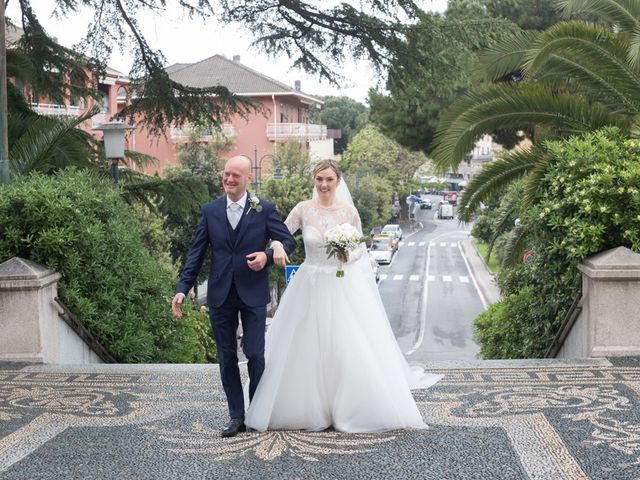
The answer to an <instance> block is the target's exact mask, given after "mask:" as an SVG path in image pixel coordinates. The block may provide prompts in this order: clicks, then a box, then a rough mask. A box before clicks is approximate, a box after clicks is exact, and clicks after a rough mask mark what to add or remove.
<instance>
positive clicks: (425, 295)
mask: <svg viewBox="0 0 640 480" xmlns="http://www.w3.org/2000/svg"><path fill="white" fill-rule="evenodd" d="M451 233H452V232H447V233H443V234H442V235H438V236H437V237H435V238H432V239H431V241H430V243H429V247H428V248H427V254H426V255H425V262H424V263H425V265H424V275H425V278H428V279H429V281H431V277H432V275H429V267H430V266H431V247H432V246H435V244H436V243H435V241H436V240H438V239H440V238H443V237H447V236H449V235H451ZM454 235H455V233H454ZM463 257H464V255H463ZM465 261H466V258H465ZM433 280H435V277H433ZM428 299H429V282H424V283H423V287H422V298H421V302H420V327H419V330H418V334H417V336H416V341H415V343H414V344H413V347H411V349H410V350H408V351H407V352H405V355H411V354H412V353H413V352H415V351H416V350H418V349H419V348H420V346H421V345H422V342H423V341H424V333H425V331H426V330H427V310H428Z"/></svg>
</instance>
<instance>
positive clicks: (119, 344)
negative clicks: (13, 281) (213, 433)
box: [0, 170, 214, 363]
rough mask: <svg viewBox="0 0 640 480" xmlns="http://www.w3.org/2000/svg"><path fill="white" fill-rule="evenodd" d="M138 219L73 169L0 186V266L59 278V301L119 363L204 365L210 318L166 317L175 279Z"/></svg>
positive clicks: (104, 187)
mask: <svg viewBox="0 0 640 480" xmlns="http://www.w3.org/2000/svg"><path fill="white" fill-rule="evenodd" d="M142 233H143V230H142V228H141V226H140V223H139V215H138V214H136V212H134V211H133V209H132V208H131V207H130V206H129V205H128V204H127V203H125V202H124V201H123V200H122V199H121V198H120V193H119V191H118V189H116V188H114V187H113V185H112V184H111V183H110V182H109V181H107V180H99V179H95V178H93V177H92V176H91V175H90V174H89V173H87V172H84V171H77V170H67V171H61V172H58V173H57V174H55V175H54V176H51V177H47V176H44V175H41V174H32V175H31V176H29V177H16V178H14V179H13V180H12V182H10V183H9V184H6V185H3V186H1V187H0V262H3V261H6V260H8V259H10V258H12V257H14V256H19V257H22V258H27V259H29V260H32V261H34V262H38V263H40V264H43V265H46V266H47V267H48V268H50V269H51V270H56V271H58V272H60V273H61V274H62V279H61V280H60V282H59V283H58V292H59V296H60V298H61V299H62V301H63V302H64V303H65V304H66V305H67V306H68V307H69V308H70V309H71V311H73V312H74V313H75V314H76V315H77V316H78V317H79V318H80V319H81V320H82V321H83V323H84V324H85V325H86V326H87V328H88V329H89V330H90V331H91V332H92V333H93V334H94V335H95V336H96V337H97V339H98V340H99V341H100V342H101V343H102V344H103V345H104V346H105V347H106V348H107V349H108V350H109V352H110V353H111V354H112V355H113V356H114V357H115V358H116V359H117V360H118V361H120V362H131V363H135V362H204V361H206V360H207V354H208V355H210V356H211V355H214V353H209V352H207V351H205V350H206V348H209V347H210V345H208V344H207V342H206V341H205V340H204V339H203V334H202V331H203V330H206V329H209V328H210V327H209V326H208V319H207V318H206V316H205V315H203V314H200V313H199V312H189V314H188V315H187V316H186V318H185V319H183V320H182V321H177V320H176V319H174V318H173V316H172V315H171V313H170V299H171V297H172V296H173V291H174V290H173V289H174V286H175V282H176V278H175V276H174V274H173V273H171V272H169V271H167V270H166V269H165V268H163V267H162V266H161V264H160V263H159V261H158V260H157V259H156V258H155V257H154V256H153V255H152V254H150V253H149V251H148V250H147V249H146V248H145V247H144V244H143V240H142Z"/></svg>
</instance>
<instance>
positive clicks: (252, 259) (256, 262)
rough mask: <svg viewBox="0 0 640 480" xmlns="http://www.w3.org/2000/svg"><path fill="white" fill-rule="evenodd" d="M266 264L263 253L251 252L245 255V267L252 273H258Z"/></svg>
mask: <svg viewBox="0 0 640 480" xmlns="http://www.w3.org/2000/svg"><path fill="white" fill-rule="evenodd" d="M266 264H267V254H266V253H264V252H253V253H250V254H249V255H247V265H248V266H249V268H250V269H251V270H253V271H254V272H259V271H260V270H262V269H263V268H264V267H265V265H266Z"/></svg>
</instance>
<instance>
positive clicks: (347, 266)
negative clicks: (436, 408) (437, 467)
mask: <svg viewBox="0 0 640 480" xmlns="http://www.w3.org/2000/svg"><path fill="white" fill-rule="evenodd" d="M341 176H342V175H341V171H340V167H339V165H338V164H337V163H336V162H335V161H333V160H322V161H320V162H318V163H317V164H316V165H315V167H314V170H313V181H314V184H315V193H314V198H313V199H312V200H307V201H303V202H300V203H299V204H298V205H296V206H295V207H294V208H293V210H292V211H291V213H290V214H289V216H288V217H287V219H286V221H285V224H286V225H287V227H288V228H289V231H290V232H291V233H294V232H296V231H297V230H299V229H302V237H303V239H304V247H305V261H304V262H303V263H302V265H301V266H300V269H299V270H298V271H297V272H296V274H295V276H294V277H293V278H292V279H291V282H290V283H289V286H288V287H287V289H286V291H285V293H284V295H283V297H282V300H281V302H280V305H279V307H278V310H277V312H276V314H275V316H274V318H273V321H272V323H271V326H270V328H269V332H268V334H267V343H266V367H265V371H264V374H263V376H262V378H261V380H260V383H259V384H258V387H257V390H256V392H255V395H254V397H253V400H252V401H251V404H250V406H249V408H248V410H247V414H246V418H245V424H246V425H247V427H250V428H253V429H255V430H259V431H265V430H267V429H272V430H273V429H276V430H277V429H295V430H311V431H319V430H324V429H326V428H329V427H333V428H334V429H335V430H338V431H342V432H354V433H356V432H358V433H360V432H380V431H385V430H393V429H399V428H427V426H426V424H425V423H424V422H423V420H422V417H421V416H420V412H419V411H418V408H417V407H416V404H415V401H414V399H413V396H412V395H411V390H410V389H411V388H427V387H428V386H430V385H433V384H434V383H435V382H437V381H438V380H439V379H440V378H441V375H429V374H424V372H423V371H422V369H420V371H419V373H416V372H414V371H411V369H410V368H409V366H408V364H407V362H406V360H405V359H404V357H403V355H402V352H401V351H400V348H399V347H398V344H397V343H396V340H395V337H394V335H393V331H392V330H391V327H390V325H389V322H388V320H387V316H386V313H385V311H384V307H383V305H382V301H381V299H380V294H379V293H378V289H377V286H376V284H375V281H374V279H373V275H372V273H371V265H370V264H369V261H368V259H367V258H366V256H367V251H366V248H365V246H364V244H361V245H360V246H359V247H358V248H356V249H355V250H352V251H351V252H349V253H348V255H347V258H346V259H343V260H345V263H344V266H343V270H344V277H337V276H336V271H337V269H338V267H339V263H338V260H336V259H334V258H332V259H327V254H326V251H325V247H324V240H323V235H324V233H325V232H326V231H327V230H328V229H330V228H331V227H334V226H335V225H338V224H343V223H349V224H351V225H353V226H354V227H356V228H357V229H358V231H360V232H362V227H361V224H360V217H359V215H358V212H357V210H356V209H355V207H354V206H353V202H352V201H351V196H350V195H349V191H348V189H347V188H346V186H345V184H344V182H341ZM274 243H275V242H274ZM273 248H274V261H276V262H277V263H279V264H280V265H284V263H285V262H286V261H288V258H287V256H286V253H285V252H284V249H282V248H281V246H280V245H278V244H277V243H275V244H274V245H273Z"/></svg>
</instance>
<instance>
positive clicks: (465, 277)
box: [460, 275, 469, 283]
mask: <svg viewBox="0 0 640 480" xmlns="http://www.w3.org/2000/svg"><path fill="white" fill-rule="evenodd" d="M460 281H461V282H462V283H469V277H467V276H466V275H463V276H461V277H460Z"/></svg>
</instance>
